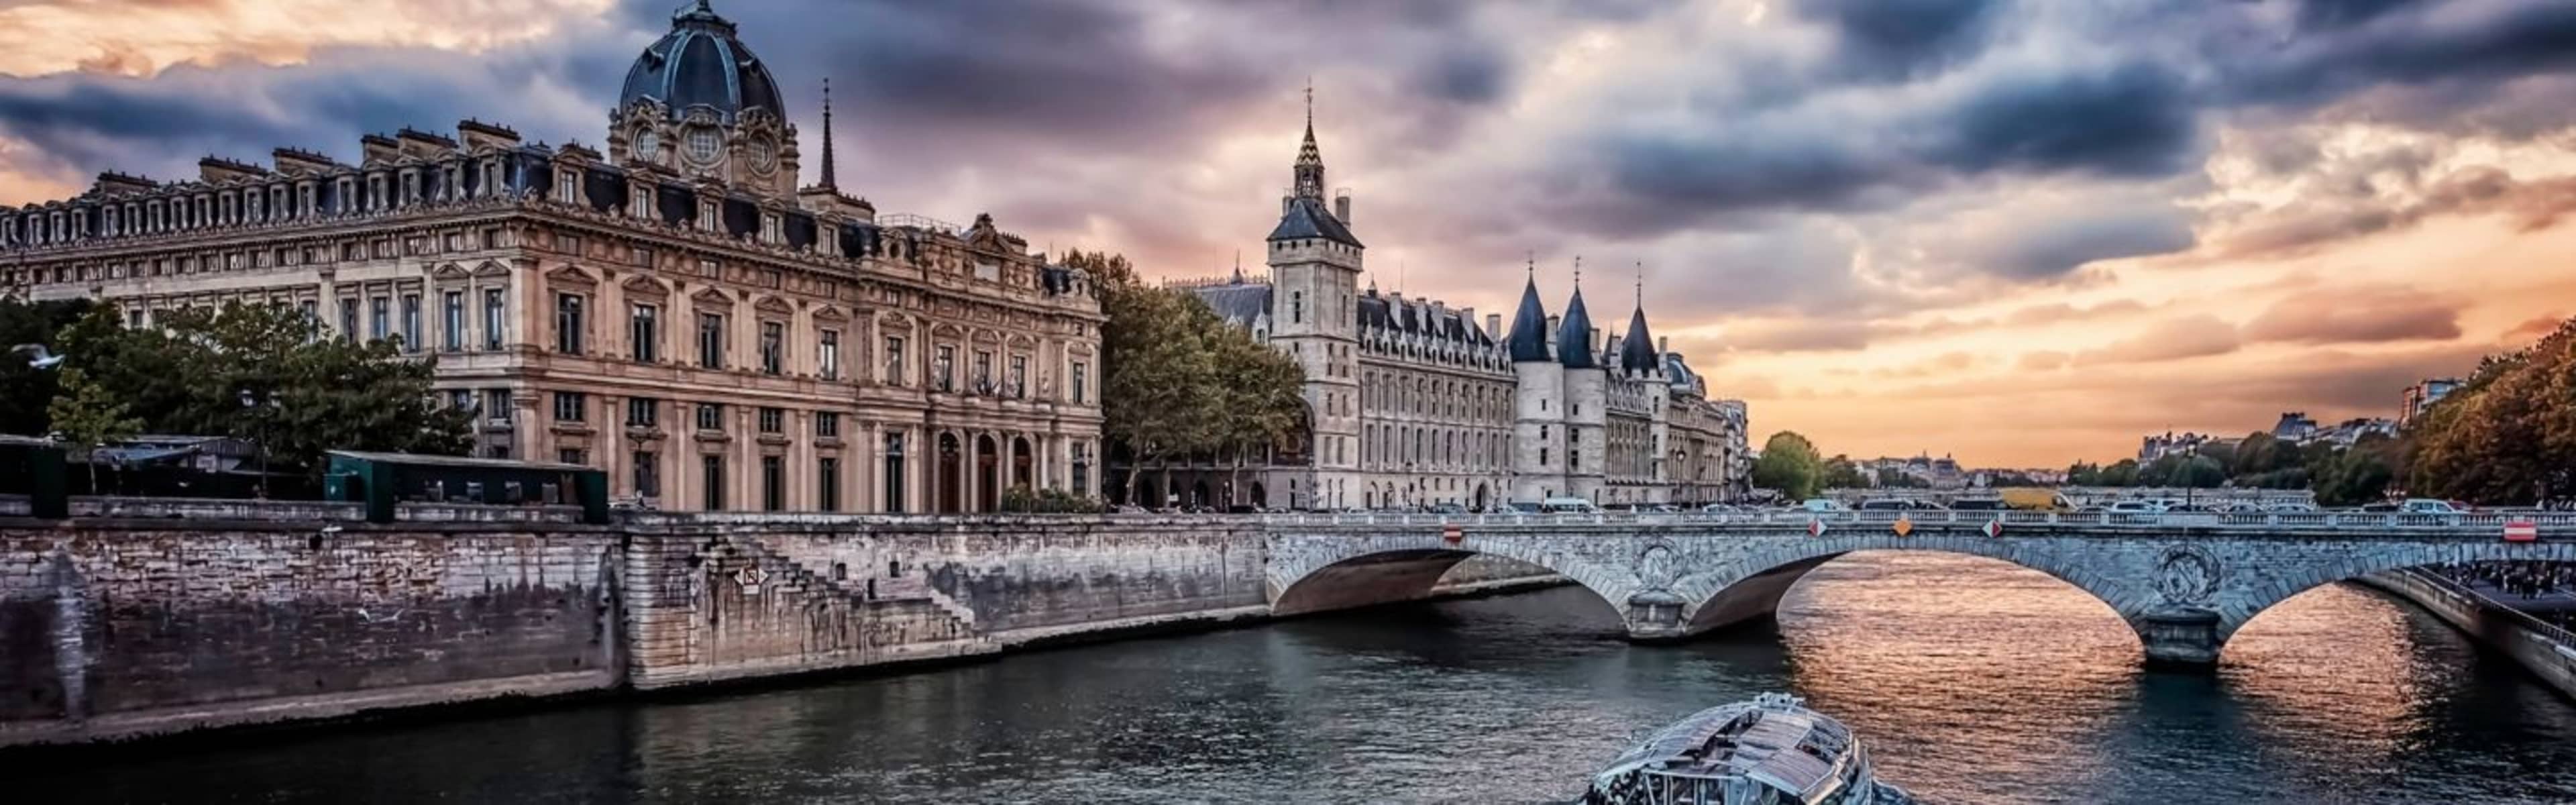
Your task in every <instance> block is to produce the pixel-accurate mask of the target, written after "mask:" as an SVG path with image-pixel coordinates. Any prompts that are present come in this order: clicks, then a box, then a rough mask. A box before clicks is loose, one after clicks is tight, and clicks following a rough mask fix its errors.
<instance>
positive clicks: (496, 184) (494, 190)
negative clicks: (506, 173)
mask: <svg viewBox="0 0 2576 805" xmlns="http://www.w3.org/2000/svg"><path fill="white" fill-rule="evenodd" d="M500 194H501V160H499V159H486V160H483V195H486V196H497V195H500Z"/></svg>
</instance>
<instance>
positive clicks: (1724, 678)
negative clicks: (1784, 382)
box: [0, 554, 2576, 803]
mask: <svg viewBox="0 0 2576 805" xmlns="http://www.w3.org/2000/svg"><path fill="white" fill-rule="evenodd" d="M1618 630H1619V626H1618V623H1617V621H1616V619H1615V618H1614V617H1613V616H1612V615H1611V614H1610V612H1609V610H1608V609H1606V608H1605V607H1603V606H1602V605H1601V604H1600V603H1599V602H1598V601H1595V600H1593V599H1592V598H1591V597H1590V593H1588V592H1585V591H1582V590H1579V589H1570V588H1569V589H1559V590H1551V591H1546V592H1541V593H1534V594H1529V595H1521V596H1511V597H1505V598H1494V599H1485V600H1477V601H1462V602H1450V603H1445V604H1438V605H1431V606H1422V607H1413V608H1403V609H1388V610H1377V611H1371V612H1366V613H1358V614H1352V615H1346V616H1335V617H1325V618H1314V619H1306V620H1298V621H1293V622H1288V623H1282V624H1277V625H1273V626H1268V627H1263V628H1258V629H1247V630H1241V631H1233V632H1221V633H1216V634H1208V635H1198V636H1191V637H1180V638H1171V639H1162V640H1147V641H1135V642H1128V643H1119V644H1110V645H1102V646H1092V647H1085V648H1077V649H1067V650H1062V651H1053V652H1045V653H1038V654H1029V655H1023V656H1016V657H1011V658H1008V659H1006V660H1004V661H1001V662H997V663H988V664H981V665H971V666H963V667H956V668H948V669H941V670H936V671H928V672H923V673H916V674H908V675H903V676H892V677H884V678H876V679H859V680H851V681H847V682H842V683H836V684H827V685H817V686H812V687H806V688H799V689H794V690H781V691H772V692H765V693H757V694H745V695H730V696H722V697H712V698H704V699H697V700H687V701H666V702H659V703H654V704H650V705H603V706H590V707H580V708H564V709H549V710H544V711H540V712H532V713H529V714H526V715H521V716H513V717H506V718H485V719H478V720H471V721H455V722H448V723H439V724H429V725H416V726H403V727H392V726H386V727H375V728H363V729H357V730H346V731H339V732H334V733H329V734H326V735H308V736H305V737H298V738H291V739H276V738H265V739H260V740H258V741H246V742H241V743H240V745H233V746H226V747H224V748H220V749H203V748H191V749H187V750H185V751H156V752H152V753H150V754H148V755H145V754H139V753H138V754H128V755H125V756H122V757H115V758H112V759H108V760H104V761H100V762H99V763H94V764H53V765H48V766H47V767H44V768H36V769H9V770H7V771H8V774H9V775H10V776H11V777H12V778H13V779H16V780H18V781H20V782H18V783H17V784H18V785H19V787H20V790H21V791H25V792H27V793H31V794H33V796H32V797H31V798H30V799H28V800H27V801H34V802H65V803H72V802H182V801H184V802H209V801H213V802H254V801H306V800H334V801H373V802H392V801H409V800H431V799H436V800H442V801H449V802H495V801H540V800H542V801H564V802H638V803H663V802H669V803H683V802H701V801H713V800H744V799H751V798H755V797H757V798H761V799H765V800H782V801H792V802H823V801H853V800H856V801H974V802H1023V801H1079V802H1169V801H1238V802H1241V801H1260V802H1271V801H1278V802H1380V801H1447V802H1455V801H1475V802H1486V801H1514V802H1518V801H1531V800H1539V799H1548V798H1566V797H1571V796H1572V795H1573V794H1574V793H1575V792H1576V791H1577V790H1578V789H1579V785H1580V783H1581V781H1582V779H1583V777H1584V776H1585V775H1586V774H1588V773H1589V772H1590V771H1592V770H1593V768H1594V767H1595V766H1596V765H1598V764H1599V763H1601V762H1603V761H1604V760H1606V759H1608V758H1609V757H1611V756H1612V755H1614V754H1616V753H1617V752H1618V751H1619V750H1620V749H1621V748H1623V747H1624V746H1625V745H1626V743H1627V742H1628V741H1630V740H1631V739H1633V738H1635V737H1636V736H1638V735H1640V734H1642V733H1643V732H1645V731H1648V730H1651V729H1653V728H1655V727H1658V726H1661V725H1663V724H1665V723H1667V722H1669V721H1671V720H1673V719H1675V718H1678V717H1680V716H1682V715H1685V714H1687V713H1689V712H1692V711H1694V710H1697V709H1699V708H1701V707H1704V706H1707V705H1710V704H1714V703H1718V702H1723V701H1729V700H1734V699H1740V698H1745V697H1749V696H1751V695H1753V694H1754V693H1757V692H1761V691H1765V690H1781V689H1787V690H1791V691H1794V692H1797V693H1799V694H1801V695H1804V696H1807V697H1809V699H1810V703H1811V704H1812V705H1813V706H1815V707H1817V708H1818V709H1820V710H1824V711H1826V712H1829V713H1832V714H1834V715H1836V716H1838V717H1840V718H1842V719H1843V720H1845V721H1846V722H1848V723H1850V724H1851V725H1852V726H1853V727H1854V728H1855V729H1857V730H1859V731H1860V732H1861V734H1862V735H1863V736H1864V737H1865V738H1866V739H1867V740H1869V741H1871V742H1872V744H1873V745H1874V754H1875V757H1876V759H1877V760H1878V761H1879V762H1880V764H1881V766H1882V771H1883V774H1884V775H1885V776H1886V777H1888V778H1890V779H1892V780H1894V781H1896V782H1898V783H1901V784H1904V785H1906V786H1908V787H1909V788H1912V789H1914V790H1916V791H1917V792H1918V793H1922V794H1925V795H1927V796H1928V797H1929V798H1931V799H1932V800H1934V801H1937V802H1961V803H2041V802H2105V803H2133V802H2134V803H2151V802H2153V803H2167V802H2363V803H2379V802H2385V803H2397V802H2419V801H2458V802H2480V803H2490V802H2506V803H2511V802H2565V801H2570V800H2576V741H2571V740H2569V739H2570V738H2572V737H2576V708H2571V707H2570V706H2569V705H2568V704H2567V703H2566V702H2565V701H2563V700H2561V699H2559V698H2557V697H2556V696H2555V694H2553V693H2551V692H2549V691H2548V690H2546V689H2544V688H2541V687H2540V686H2538V685H2536V684H2534V683H2532V682H2530V681H2528V680H2527V679H2525V678H2524V677H2523V676H2521V674H2520V672H2519V671H2518V669H2514V668H2512V667H2510V666H2509V665H2506V664H2504V663H2503V661H2501V660H2497V659H2493V658H2488V657H2484V656H2481V655H2479V654H2478V653H2477V652H2475V651H2473V650H2472V649H2471V648H2470V647H2469V646H2468V645H2467V644H2466V643H2464V642H2463V641H2462V640H2461V639H2460V638H2459V637H2458V636H2457V635H2455V634H2453V633H2451V632H2450V631H2449V630H2448V628H2447V627H2444V626H2442V625H2441V624H2439V623H2438V622H2435V621H2432V620H2431V619H2430V618H2428V617H2425V616H2422V615H2420V614H2417V613H2414V612H2412V611H2411V610H2409V609H2405V608H2403V607H2401V606H2399V605H2397V604H2395V603H2393V602H2391V601H2389V600H2387V599H2384V598H2381V597H2379V596H2377V595H2376V594H2374V593H2370V592H2367V591H2362V590H2357V589H2353V588H2345V587H2329V588H2324V589H2320V590H2317V591H2313V592H2311V593H2309V594H2307V595H2303V596H2301V597H2299V598H2296V599H2293V600H2291V601H2289V602H2287V603H2285V604H2283V605H2282V606H2281V607H2280V608H2279V609H2277V610H2276V611H2274V612H2272V613H2269V614H2266V615H2265V616H2263V617H2261V618H2258V619H2256V620H2255V621H2254V622H2253V623H2251V624H2249V625H2248V626H2247V627H2246V629H2245V630H2244V631H2243V632H2242V633H2240V634H2238V635H2237V636H2236V638H2235V639H2234V641H2233V643H2232V644H2231V645H2230V646H2229V647H2228V650H2227V653H2226V658H2225V664H2224V666H2223V667H2222V669H2221V671H2220V673H2219V674H2218V675H2216V676H2212V677H2191V676H2173V675H2163V674H2143V673H2141V672H2140V671H2138V670H2137V668H2138V655H2139V650H2138V646H2137V640H2136V638H2135V637H2134V636H2132V635H2131V634H2130V633H2129V631H2128V629H2127V627H2126V626H2124V625H2122V624H2121V623H2120V621H2119V620H2118V619H2117V617H2116V616H2114V615H2112V613H2111V612H2110V611H2109V610H2108V609H2107V608H2105V607H2104V606H2103V605H2102V604H2100V603H2099V602H2097V601H2095V600H2093V599H2092V598H2091V597H2090V596H2087V595H2085V594H2084V593H2082V592H2080V591H2077V590H2075V589H2073V588H2071V587H2068V586H2066V585H2064V584H2062V583H2060V582H2058V581H2056V580H2054V579H2050V578H2048V577H2046V576H2043V575H2040V574H2037V573H2032V572H2029V571H2025V570H2020V569H2017V568H2013V567H2011V566H2008V565H2003V564H2001V563H1996V562H1991V561H1987V560H1981V559H1972V558H1964V557H1952V556H1944V555H1935V554H1863V555H1856V556H1852V557H1848V558H1845V559H1842V560H1838V561H1835V562H1833V563H1830V564H1827V565H1825V566H1824V567H1822V568H1820V569H1819V570H1817V571H1816V573H1815V574H1814V575H1812V576H1811V577H1810V578H1809V579H1808V580H1807V581H1806V582H1804V583H1802V584H1801V585H1800V587H1799V588H1797V589H1796V590H1794V591H1792V592H1791V594H1790V595H1789V596H1788V598H1787V599H1786V600H1785V601H1784V602H1783V611H1782V613H1781V617H1780V623H1779V624H1778V626H1777V627H1776V630H1762V629H1757V630H1752V631H1746V632H1738V633H1734V634H1730V635H1728V636H1726V637H1724V638H1721V639H1715V640H1709V641H1704V642H1699V643H1694V644H1690V645H1686V646H1680V647H1654V648H1640V647H1632V646H1629V645H1627V644H1625V643H1624V642H1621V641H1620V640H1619V639H1618V638H1617V635H1618ZM0 762H5V761H0ZM100 764H104V767H103V768H102V767H101V765H100ZM84 765H86V767H84Z"/></svg>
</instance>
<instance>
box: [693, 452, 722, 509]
mask: <svg viewBox="0 0 2576 805" xmlns="http://www.w3.org/2000/svg"><path fill="white" fill-rule="evenodd" d="M698 484H699V486H700V487H701V488H702V489H703V490H704V491H705V492H706V496H707V510H708V511H719V510H722V509H723V508H724V506H725V499H724V456H699V457H698Z"/></svg>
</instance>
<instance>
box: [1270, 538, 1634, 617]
mask: <svg viewBox="0 0 2576 805" xmlns="http://www.w3.org/2000/svg"><path fill="white" fill-rule="evenodd" d="M1541 545H1542V544H1541V543H1537V542H1533V541H1529V540H1519V539H1477V538H1474V537H1467V538H1463V539H1461V540H1460V541H1457V542H1451V541H1449V540H1448V539H1446V538H1445V537H1443V536H1442V535H1440V534H1438V533H1431V534H1423V533H1407V532H1396V533H1389V534H1379V535H1370V536H1355V535H1347V534H1335V535H1332V536H1329V537H1319V538H1312V539H1299V538H1294V537H1291V538H1285V539H1280V538H1274V539H1273V540H1272V541H1271V543H1270V547H1269V550H1270V556H1269V560H1270V561H1269V566H1268V569H1267V571H1266V572H1265V581H1266V583H1267V587H1268V590H1267V591H1266V592H1267V593H1268V598H1269V600H1270V611H1271V613H1272V614H1274V615H1301V614H1306V613H1312V612H1323V611H1329V610H1336V609H1348V608H1351V607H1358V606H1368V605H1372V604H1383V603H1394V602H1398V601H1411V600H1419V599H1422V598H1425V597H1428V596H1429V595H1430V594H1431V591H1432V588H1433V587H1434V586H1435V585H1437V584H1438V583H1439V581H1440V578H1441V577H1442V576H1443V575H1446V574H1447V573H1448V571H1449V570H1450V569H1451V568H1454V567H1456V566H1457V565H1458V563H1460V562H1464V561H1466V560H1467V559H1469V558H1471V557H1475V556H1492V557H1498V558H1502V559H1510V560H1513V561H1517V562H1522V563H1525V564H1529V565H1533V566H1536V567H1539V568H1541V569H1544V570H1547V571H1549V572H1552V573H1555V574H1557V575H1560V576H1563V577H1565V578H1566V579H1568V580H1570V581H1573V582H1574V583H1575V584H1577V585H1580V586H1582V587H1583V588H1584V589H1587V590H1590V591H1592V593H1593V594H1594V595H1596V596H1599V597H1600V598H1601V600H1602V602H1603V603H1604V604H1606V605H1608V606H1609V608H1610V610H1611V611H1612V612H1616V613H1620V615H1621V616H1622V618H1623V619H1626V618H1627V617H1628V615H1629V613H1630V611H1631V608H1630V607H1629V606H1628V604H1629V598H1630V597H1631V596H1632V595H1634V594H1636V593H1637V592H1638V589H1637V585H1636V584H1635V580H1634V579H1633V578H1632V576H1631V574H1630V572H1629V570H1628V568H1627V567H1626V565H1625V563H1624V562H1621V563H1615V564H1614V563H1612V562H1606V561H1602V559H1603V558H1604V557H1600V556H1593V555H1590V554H1588V553H1587V552H1583V551H1569V550H1563V549H1548V548H1544V547H1541ZM1678 605H1679V602H1678V601H1676V602H1673V606H1676V607H1678ZM1631 630H1632V631H1633V630H1634V624H1631Z"/></svg>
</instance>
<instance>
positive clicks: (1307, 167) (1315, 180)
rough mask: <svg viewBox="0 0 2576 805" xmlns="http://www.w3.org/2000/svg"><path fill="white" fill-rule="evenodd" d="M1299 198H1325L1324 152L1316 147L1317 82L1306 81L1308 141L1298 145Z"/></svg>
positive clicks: (1297, 173) (1297, 194)
mask: <svg viewBox="0 0 2576 805" xmlns="http://www.w3.org/2000/svg"><path fill="white" fill-rule="evenodd" d="M1295 173H1296V177H1297V184H1296V187H1297V192H1296V196H1297V197H1298V198H1311V199H1314V200H1316V201H1322V200H1324V152H1323V150H1322V149H1319V148H1317V147H1315V82H1314V80H1313V79H1308V80H1307V81H1306V141H1305V142H1304V143H1301V144H1299V145H1298V146H1297V166H1296V171H1295Z"/></svg>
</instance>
